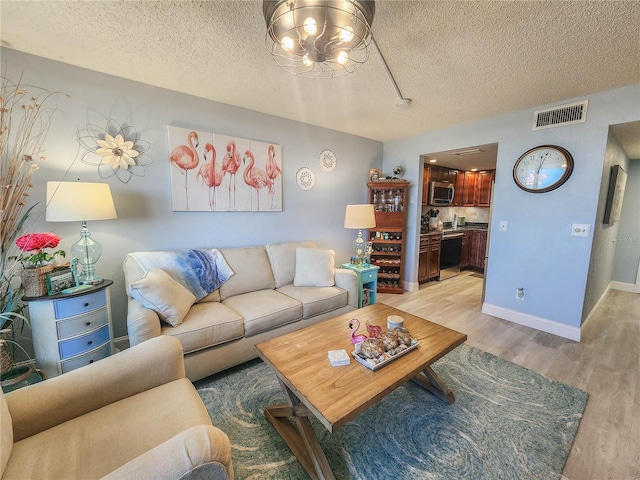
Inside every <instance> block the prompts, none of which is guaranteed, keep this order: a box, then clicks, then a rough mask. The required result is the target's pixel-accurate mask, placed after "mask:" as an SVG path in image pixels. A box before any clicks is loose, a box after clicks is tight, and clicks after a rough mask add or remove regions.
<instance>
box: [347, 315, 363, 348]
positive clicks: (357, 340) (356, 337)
mask: <svg viewBox="0 0 640 480" xmlns="http://www.w3.org/2000/svg"><path fill="white" fill-rule="evenodd" d="M354 325H355V327H354ZM349 328H350V329H351V343H353V344H354V345H355V344H356V343H360V342H364V341H365V340H366V339H367V336H366V335H364V334H362V333H360V334H358V335H356V332H357V331H358V329H359V328H360V320H358V319H357V318H354V319H352V320H351V321H350V322H349Z"/></svg>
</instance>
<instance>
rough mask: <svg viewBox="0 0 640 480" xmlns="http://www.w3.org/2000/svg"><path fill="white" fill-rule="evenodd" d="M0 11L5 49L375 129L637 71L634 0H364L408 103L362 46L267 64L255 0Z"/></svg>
mask: <svg viewBox="0 0 640 480" xmlns="http://www.w3.org/2000/svg"><path fill="white" fill-rule="evenodd" d="M0 20H1V24H0V27H1V29H0V38H1V41H2V45H3V46H5V47H8V48H12V49H16V50H19V51H22V52H26V53H31V54H34V55H38V56H41V57H45V58H49V59H53V60H57V61H61V62H65V63H68V64H71V65H77V66H80V67H84V68H88V69H91V70H95V71H99V72H103V73H108V74H111V75H116V76H119V77H123V78H128V79H131V80H136V81H139V82H144V83H147V84H150V85H156V86H159V87H164V88H168V89H171V90H175V91H179V92H184V93H189V94H192V95H196V96H198V97H203V98H208V99H211V100H216V101H219V102H223V103H227V104H231V105H237V106H240V107H245V108H248V109H251V110H256V111H259V112H265V113H269V114H273V115H278V116H281V117H285V118H289V119H293V120H297V121H300V122H305V123H309V124H313V125H318V126H322V127H327V128H331V129H334V130H338V131H341V132H346V133H350V134H354V135H359V136H362V137H366V138H371V139H376V140H379V141H388V140H393V139H397V138H402V137H407V136H410V135H414V134H417V133H422V132H426V131H431V130H437V129H441V128H446V127H449V126H452V125H457V124H462V123H467V122H471V121H475V120H478V119H483V118H490V117H494V116H497V115H502V114H505V113H509V112H514V111H518V110H522V109H526V108H532V107H536V106H541V105H545V104H548V103H554V102H559V101H564V100H567V99H571V98H574V97H582V96H585V95H588V94H592V93H596V92H601V91H605V90H609V89H612V88H617V87H621V86H626V85H632V84H636V83H639V82H640V28H638V25H640V2H639V1H637V0H634V1H623V0H619V1H571V0H570V1H559V0H554V1H509V2H506V1H475V2H463V1H390V0H378V1H377V2H376V14H375V18H374V21H373V26H372V30H373V32H374V35H375V38H376V41H377V43H378V45H379V47H380V50H381V51H382V53H383V55H384V57H385V59H386V61H387V63H388V65H389V68H390V69H391V71H392V72H393V75H394V77H395V79H396V81H397V84H398V86H399V88H400V90H401V92H402V95H403V96H404V97H408V98H411V99H412V100H413V103H412V105H411V106H410V107H409V108H398V107H396V106H395V102H396V101H397V99H398V97H397V95H396V93H395V90H394V89H393V86H392V84H391V81H390V79H389V78H388V76H387V74H386V73H385V70H384V67H383V64H382V62H381V60H380V58H379V57H378V55H377V53H376V52H375V50H372V51H371V56H370V58H369V61H368V62H367V63H365V64H364V65H363V66H361V67H360V68H359V69H358V70H356V72H355V73H353V74H351V75H347V76H344V77H341V78H336V79H325V80H312V79H305V78H299V77H294V76H292V75H290V74H288V73H286V72H285V71H283V70H281V69H280V68H278V67H277V66H276V65H275V63H274V62H273V60H272V59H271V57H270V54H269V50H268V47H267V45H266V42H265V32H266V27H265V22H264V19H263V17H262V2H261V1H259V0H234V1H200V2H196V1H176V0H172V1H168V0H164V1H68V0H61V1H26V0H19V1H7V0H1V1H0ZM70 93H72V92H70ZM639 102H640V100H639ZM638 136H640V132H639V135H638Z"/></svg>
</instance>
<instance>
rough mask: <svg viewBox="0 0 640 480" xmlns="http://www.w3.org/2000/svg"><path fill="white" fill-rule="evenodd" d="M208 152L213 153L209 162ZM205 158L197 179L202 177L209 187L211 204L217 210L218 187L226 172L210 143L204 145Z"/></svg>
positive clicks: (212, 208)
mask: <svg viewBox="0 0 640 480" xmlns="http://www.w3.org/2000/svg"><path fill="white" fill-rule="evenodd" d="M208 153H211V161H210V162H207V154H208ZM204 160H205V163H203V164H202V166H201V167H200V169H199V170H198V173H197V174H196V179H198V178H200V179H201V180H202V183H203V184H204V185H206V186H207V187H209V206H210V207H211V210H215V209H216V201H217V196H216V188H218V187H219V186H220V184H221V183H222V177H223V176H224V173H223V172H222V168H221V167H220V165H219V164H217V163H216V149H215V148H214V147H213V145H211V144H210V143H207V144H206V145H205V146H204Z"/></svg>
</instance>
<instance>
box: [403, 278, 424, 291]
mask: <svg viewBox="0 0 640 480" xmlns="http://www.w3.org/2000/svg"><path fill="white" fill-rule="evenodd" d="M402 289H403V290H404V291H406V292H417V291H418V290H420V284H419V283H418V282H407V281H406V280H403V281H402Z"/></svg>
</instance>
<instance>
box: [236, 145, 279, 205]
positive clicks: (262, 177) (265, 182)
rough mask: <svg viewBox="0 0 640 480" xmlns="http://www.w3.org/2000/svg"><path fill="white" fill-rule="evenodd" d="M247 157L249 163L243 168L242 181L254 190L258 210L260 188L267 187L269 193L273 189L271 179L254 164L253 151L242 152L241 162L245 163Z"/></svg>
mask: <svg viewBox="0 0 640 480" xmlns="http://www.w3.org/2000/svg"><path fill="white" fill-rule="evenodd" d="M247 158H248V159H249V165H247V167H246V168H245V169H244V174H243V178H244V183H246V184H247V185H249V186H250V187H251V188H254V189H255V190H256V198H257V204H256V205H257V210H258V211H260V190H261V189H262V188H264V187H267V191H268V193H269V195H271V191H272V190H273V180H271V179H270V178H269V177H268V176H267V174H266V172H265V171H264V170H260V169H259V168H256V167H255V166H254V164H255V158H254V157H253V153H252V152H251V150H247V151H246V152H245V154H244V158H243V159H242V162H243V163H245V162H246V160H247Z"/></svg>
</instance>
